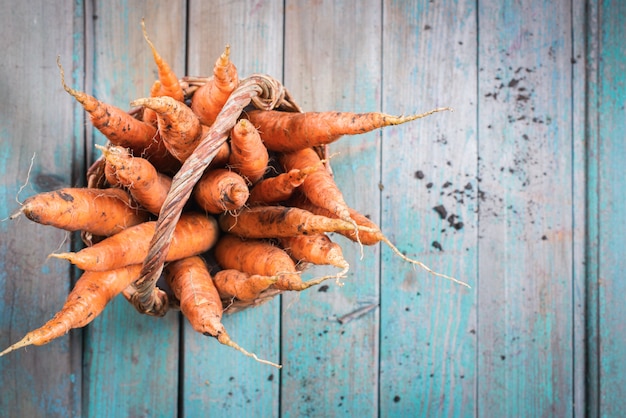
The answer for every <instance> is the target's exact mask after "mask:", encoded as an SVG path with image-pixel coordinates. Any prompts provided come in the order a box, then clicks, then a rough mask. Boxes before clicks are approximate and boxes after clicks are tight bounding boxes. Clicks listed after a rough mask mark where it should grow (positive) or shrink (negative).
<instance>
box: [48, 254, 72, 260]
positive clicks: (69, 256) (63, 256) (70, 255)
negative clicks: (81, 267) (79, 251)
mask: <svg viewBox="0 0 626 418" xmlns="http://www.w3.org/2000/svg"><path fill="white" fill-rule="evenodd" d="M74 254H75V253H52V254H48V258H50V257H52V258H60V259H62V260H69V261H70V262H72V260H74Z"/></svg>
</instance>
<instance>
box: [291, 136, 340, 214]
mask: <svg viewBox="0 0 626 418" xmlns="http://www.w3.org/2000/svg"><path fill="white" fill-rule="evenodd" d="M321 161H322V160H321V159H320V157H319V156H318V155H317V153H316V152H315V151H314V150H313V149H312V148H305V149H302V150H299V151H295V152H292V153H288V154H282V155H281V157H280V162H281V164H282V165H283V166H284V167H285V171H289V170H292V169H294V168H297V169H301V170H302V169H305V168H307V167H318V169H317V170H315V171H314V172H312V173H309V175H308V176H307V177H306V179H304V182H303V183H302V186H300V188H299V190H300V191H301V192H302V193H303V194H304V195H305V196H306V197H307V199H309V200H310V201H311V202H312V203H313V204H314V205H316V206H319V207H322V208H326V209H328V210H330V211H331V213H333V214H335V215H336V217H338V218H339V219H343V220H344V221H350V222H352V219H351V218H350V213H349V210H348V209H349V207H348V204H347V203H346V201H345V200H344V198H343V194H342V193H341V190H339V187H338V186H337V184H336V183H335V180H334V179H333V178H332V176H331V175H330V173H329V172H328V171H326V169H324V167H323V166H322V163H321Z"/></svg>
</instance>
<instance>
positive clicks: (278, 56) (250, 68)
mask: <svg viewBox="0 0 626 418" xmlns="http://www.w3.org/2000/svg"><path fill="white" fill-rule="evenodd" d="M189 13H190V14H189V25H190V26H189V50H188V51H189V52H188V56H187V63H188V71H189V74H193V75H202V76H209V75H212V71H213V65H214V63H215V61H216V60H217V58H218V57H219V55H220V54H221V53H222V51H223V50H224V46H225V45H227V44H229V45H230V46H231V60H232V62H233V63H234V64H235V65H236V66H237V70H238V73H239V75H240V77H246V76H249V75H250V74H253V73H266V74H270V75H272V76H274V77H276V78H278V79H280V78H281V77H282V62H283V54H282V51H283V7H282V2H267V3H258V2H253V1H246V2H223V3H220V4H215V3H213V2H204V1H192V2H190V10H189ZM279 309H280V302H279V300H278V299H276V300H273V301H271V302H269V303H267V304H265V305H262V306H259V307H257V308H254V309H251V310H248V311H245V312H239V313H236V314H233V315H226V316H225V317H224V318H223V320H222V321H223V324H224V326H225V327H226V330H227V331H228V333H229V335H230V336H231V338H232V339H233V340H234V341H236V342H237V343H238V344H239V345H240V346H241V347H243V348H245V349H247V350H248V351H251V352H254V353H256V354H257V355H258V356H259V357H260V358H264V359H267V360H270V361H273V362H280V335H279V332H280V311H279ZM183 347H184V359H183V365H182V368H183V369H182V381H181V385H182V390H183V397H182V410H183V414H184V416H186V417H206V416H208V415H209V414H210V415H211V416H225V417H226V416H228V417H237V416H255V415H256V416H267V417H270V416H277V415H278V410H279V397H280V394H279V383H280V371H279V370H277V369H275V368H273V367H271V366H268V365H264V364H260V363H257V362H255V361H254V360H253V359H251V358H248V357H245V356H244V355H243V354H241V353H239V352H238V351H235V350H233V349H232V348H229V347H224V346H221V345H220V344H219V343H218V342H217V341H216V340H215V339H213V338H207V337H205V336H202V335H199V334H198V333H197V332H195V331H194V330H193V329H192V328H191V327H190V326H189V325H188V324H187V323H185V326H184V329H183Z"/></svg>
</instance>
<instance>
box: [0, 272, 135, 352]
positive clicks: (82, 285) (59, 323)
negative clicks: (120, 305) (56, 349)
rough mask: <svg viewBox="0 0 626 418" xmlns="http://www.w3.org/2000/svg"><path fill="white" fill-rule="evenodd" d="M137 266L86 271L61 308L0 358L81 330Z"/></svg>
mask: <svg viewBox="0 0 626 418" xmlns="http://www.w3.org/2000/svg"><path fill="white" fill-rule="evenodd" d="M140 271H141V264H138V265H133V266H127V267H122V268H119V269H115V270H110V271H102V272H93V271H86V272H84V273H83V274H82V275H81V277H80V278H79V279H78V281H76V285H75V286H74V288H73V289H72V291H71V292H70V294H69V295H68V297H67V300H66V301H65V304H64V305H63V308H62V309H61V310H60V311H59V312H58V313H57V314H56V315H54V317H53V318H52V319H51V320H49V321H48V322H47V323H46V324H44V325H43V326H42V327H40V328H38V329H36V330H33V331H30V332H29V333H27V334H26V336H25V337H24V338H22V339H21V340H20V341H18V342H16V343H15V344H13V345H11V346H10V347H9V348H7V349H6V350H4V351H2V352H1V353H0V356H3V355H5V354H7V353H10V352H11V351H13V350H16V349H18V348H21V347H26V346H29V345H44V344H47V343H49V342H50V341H52V340H54V339H55V338H58V337H61V336H63V335H65V334H67V333H68V332H69V330H70V329H73V328H80V327H84V326H85V325H87V324H88V323H90V322H91V321H93V320H94V318H96V317H97V316H98V315H99V314H100V313H101V312H102V311H103V310H104V308H105V306H106V305H107V303H109V301H110V300H111V299H113V297H115V296H116V295H117V294H119V293H120V292H121V291H122V290H124V288H126V287H127V286H128V285H130V283H131V282H132V281H133V280H135V279H136V278H137V277H138V275H139V273H140Z"/></svg>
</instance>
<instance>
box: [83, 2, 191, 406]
mask: <svg viewBox="0 0 626 418" xmlns="http://www.w3.org/2000/svg"><path fill="white" fill-rule="evenodd" d="M92 14H93V15H94V16H95V17H96V18H95V20H88V21H87V24H88V27H89V28H90V30H92V31H93V32H90V33H91V34H92V36H93V59H94V61H93V73H91V74H90V75H91V76H93V79H92V80H91V81H92V84H90V86H91V88H88V91H93V95H94V96H95V97H97V98H98V99H100V100H103V101H105V102H107V103H111V104H114V105H116V106H119V107H121V108H122V109H127V108H128V107H129V103H130V101H131V100H133V99H136V98H139V97H145V96H148V95H149V91H150V86H151V85H152V82H153V81H154V80H155V79H156V78H157V75H156V65H155V64H154V60H153V57H152V53H151V51H150V49H149V47H148V45H147V43H146V41H145V40H144V38H143V34H142V31H141V19H142V18H145V21H146V27H147V30H148V33H149V35H150V38H151V40H152V41H153V42H154V43H155V46H156V48H157V49H158V51H159V52H160V54H161V55H162V56H163V57H164V59H166V60H167V61H168V62H169V63H170V65H171V66H172V68H173V69H174V71H176V72H177V73H179V74H182V73H183V72H184V63H185V52H184V51H185V42H186V40H185V21H186V10H185V8H184V5H182V4H177V3H173V2H160V3H159V4H155V3H154V2H147V1H146V2H132V3H129V2H126V1H120V2H116V3H115V4H113V3H111V2H96V3H95V6H94V10H93V11H92ZM88 16H91V14H89V15H88ZM93 140H94V141H95V142H99V143H103V142H104V139H103V138H102V135H100V133H99V132H97V133H95V135H94V139H93ZM88 144H89V145H88V147H89V149H88V151H95V150H93V148H92V145H91V144H92V143H91V142H89V143H88ZM94 154H96V155H95V157H97V156H98V155H97V153H94ZM178 354H179V317H178V315H177V313H176V312H173V313H170V314H168V315H167V316H166V317H164V318H152V317H148V316H145V315H140V314H138V313H137V311H136V310H135V309H134V308H133V307H132V306H130V304H129V303H127V302H126V301H125V300H124V299H123V298H121V297H118V298H117V299H116V300H115V301H114V302H113V303H111V304H110V305H109V306H108V307H107V309H106V310H105V311H104V313H103V314H102V315H101V316H100V317H99V318H97V319H96V320H95V321H94V322H93V324H92V325H91V326H89V327H88V329H87V332H86V336H85V367H84V389H83V390H84V393H83V410H84V411H85V414H86V416H90V417H97V416H103V417H104V416H167V417H175V416H176V415H177V409H178V401H177V399H178Z"/></svg>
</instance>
